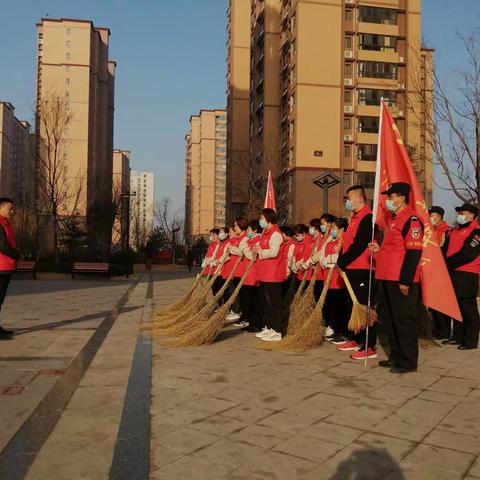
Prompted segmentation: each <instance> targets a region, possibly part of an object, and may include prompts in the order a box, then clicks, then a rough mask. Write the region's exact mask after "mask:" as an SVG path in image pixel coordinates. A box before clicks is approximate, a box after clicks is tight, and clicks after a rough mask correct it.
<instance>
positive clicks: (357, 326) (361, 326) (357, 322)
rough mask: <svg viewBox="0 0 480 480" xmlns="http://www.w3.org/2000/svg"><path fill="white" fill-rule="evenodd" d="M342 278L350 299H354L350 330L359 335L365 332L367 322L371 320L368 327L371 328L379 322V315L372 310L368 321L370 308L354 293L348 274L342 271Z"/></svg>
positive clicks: (349, 323) (349, 324)
mask: <svg viewBox="0 0 480 480" xmlns="http://www.w3.org/2000/svg"><path fill="white" fill-rule="evenodd" d="M340 274H341V276H342V278H343V281H344V282H345V286H346V287H347V290H348V293H349V294H350V298H351V299H352V303H353V306H352V314H351V315H350V321H349V322H348V329H349V330H350V331H352V332H353V333H355V334H357V333H358V332H361V331H362V330H365V328H366V327H367V321H368V320H369V323H368V325H369V326H370V327H371V326H372V325H373V324H374V323H375V322H376V320H377V313H376V312H375V310H373V308H371V309H370V319H368V307H367V306H366V305H362V304H361V303H360V302H359V301H358V299H357V296H356V295H355V292H354V291H353V288H352V284H351V283H350V281H349V280H348V277H347V274H346V273H345V272H343V271H341V273H340Z"/></svg>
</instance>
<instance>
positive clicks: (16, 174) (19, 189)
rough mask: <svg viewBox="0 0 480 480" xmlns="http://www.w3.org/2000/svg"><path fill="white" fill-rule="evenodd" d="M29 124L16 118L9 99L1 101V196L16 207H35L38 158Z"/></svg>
mask: <svg viewBox="0 0 480 480" xmlns="http://www.w3.org/2000/svg"><path fill="white" fill-rule="evenodd" d="M30 130H31V127H30V124H29V123H28V122H26V121H24V120H19V119H17V118H16V117H15V108H14V107H13V105H12V104H11V103H9V102H0V196H2V197H9V198H11V199H12V200H13V201H14V202H15V205H16V207H17V208H23V207H32V206H33V199H34V194H35V191H34V177H35V160H34V158H35V157H34V151H33V145H34V141H33V140H32V134H31V131H30Z"/></svg>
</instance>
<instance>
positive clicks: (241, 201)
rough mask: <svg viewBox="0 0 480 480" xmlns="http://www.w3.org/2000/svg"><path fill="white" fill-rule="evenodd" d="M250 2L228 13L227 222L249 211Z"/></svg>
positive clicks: (236, 2) (232, 3)
mask: <svg viewBox="0 0 480 480" xmlns="http://www.w3.org/2000/svg"><path fill="white" fill-rule="evenodd" d="M250 16H251V0H229V6H228V11H227V37H228V43H227V220H228V221H229V222H231V221H232V220H233V219H234V218H235V217H237V216H239V215H242V214H244V213H245V212H246V211H248V205H249V188H248V183H249V169H248V167H247V168H245V166H246V165H249V161H250V160H249V159H250Z"/></svg>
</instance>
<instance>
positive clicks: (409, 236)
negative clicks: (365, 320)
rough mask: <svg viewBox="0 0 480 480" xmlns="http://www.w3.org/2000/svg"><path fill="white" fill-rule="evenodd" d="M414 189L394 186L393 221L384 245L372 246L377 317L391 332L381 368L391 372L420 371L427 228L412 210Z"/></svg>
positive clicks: (391, 192)
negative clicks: (422, 269) (422, 261)
mask: <svg viewBox="0 0 480 480" xmlns="http://www.w3.org/2000/svg"><path fill="white" fill-rule="evenodd" d="M410 190H411V186H410V185H409V184H408V183H403V182H397V183H392V185H391V186H390V188H389V189H388V190H386V191H384V192H381V193H382V195H387V196H388V199H387V202H386V207H387V210H388V211H389V212H390V213H391V214H392V218H391V220H390V221H389V223H388V225H387V229H386V231H385V236H384V238H383V242H382V246H381V247H380V246H379V245H378V243H377V242H372V243H370V244H369V248H370V250H371V251H372V252H374V253H376V257H375V279H376V281H377V287H378V297H377V298H378V318H379V321H380V322H383V323H384V325H385V327H386V328H387V331H388V338H389V343H390V355H389V358H388V360H381V361H380V362H379V366H381V367H389V368H390V372H392V373H407V372H413V371H416V370H417V364H418V327H417V323H418V304H419V299H420V259H421V257H422V250H423V234H424V226H423V222H422V221H421V219H420V218H419V217H418V216H417V214H416V213H415V212H414V211H413V210H412V209H411V208H410V207H409V205H408V204H409V197H410Z"/></svg>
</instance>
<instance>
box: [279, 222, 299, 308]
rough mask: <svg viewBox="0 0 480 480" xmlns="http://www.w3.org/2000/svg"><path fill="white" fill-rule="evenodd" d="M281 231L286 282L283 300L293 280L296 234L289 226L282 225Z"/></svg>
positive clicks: (283, 286) (284, 283) (283, 289)
mask: <svg viewBox="0 0 480 480" xmlns="http://www.w3.org/2000/svg"><path fill="white" fill-rule="evenodd" d="M280 231H281V232H282V236H283V248H284V249H285V275H286V276H285V281H284V282H283V285H282V298H283V299H284V298H285V295H286V294H287V291H288V287H289V286H290V281H291V280H292V276H291V273H292V271H291V265H292V263H293V253H294V251H295V243H296V242H295V239H294V238H293V236H294V232H293V229H292V228H291V227H289V226H287V225H282V226H281V227H280Z"/></svg>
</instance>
